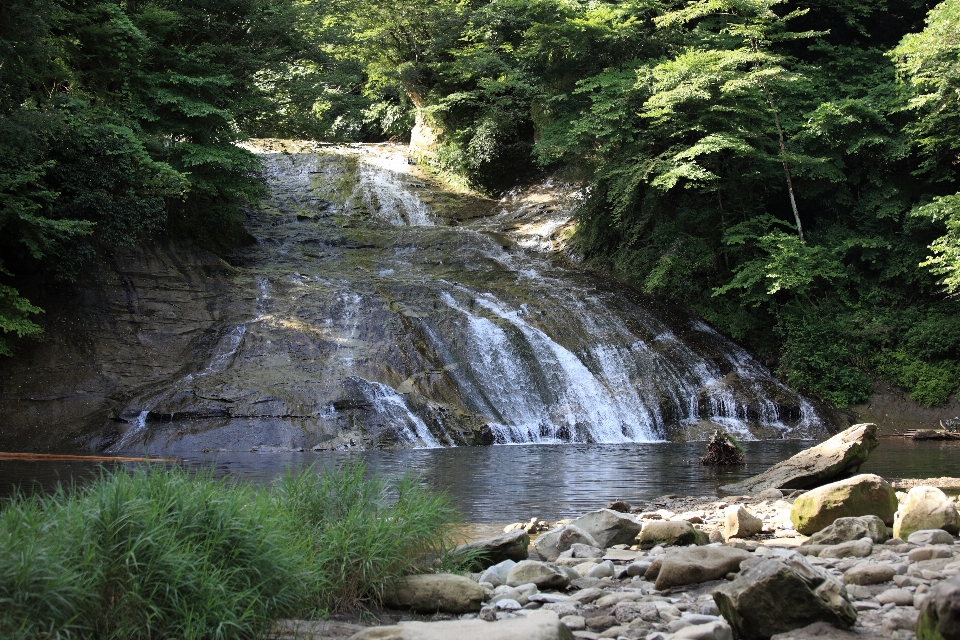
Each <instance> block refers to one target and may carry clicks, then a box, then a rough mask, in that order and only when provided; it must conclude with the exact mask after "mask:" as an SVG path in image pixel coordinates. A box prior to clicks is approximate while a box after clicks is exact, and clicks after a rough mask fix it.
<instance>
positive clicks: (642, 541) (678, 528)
mask: <svg viewBox="0 0 960 640" xmlns="http://www.w3.org/2000/svg"><path fill="white" fill-rule="evenodd" d="M703 537H706V536H703ZM699 538H700V536H698V535H697V530H696V529H694V528H693V525H692V524H690V523H689V522H684V521H682V520H647V521H645V522H644V525H643V530H642V531H640V536H639V537H638V538H637V541H638V543H639V545H640V548H641V549H651V548H653V547H655V546H657V545H673V546H686V545H690V544H697V541H698V539H699Z"/></svg>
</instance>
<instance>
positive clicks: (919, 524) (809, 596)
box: [278, 425, 960, 640]
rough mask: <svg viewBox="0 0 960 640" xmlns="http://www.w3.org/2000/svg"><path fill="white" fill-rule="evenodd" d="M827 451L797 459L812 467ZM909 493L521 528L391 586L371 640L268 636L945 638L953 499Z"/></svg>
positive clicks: (957, 556)
mask: <svg viewBox="0 0 960 640" xmlns="http://www.w3.org/2000/svg"><path fill="white" fill-rule="evenodd" d="M864 426H865V425H857V427H860V435H859V437H858V440H859V441H860V442H861V444H862V442H863V441H864V440H865V439H866V440H867V441H869V438H870V436H871V430H870V429H869V428H868V429H864V428H863V427H864ZM866 426H868V427H869V426H872V425H866ZM852 429H855V428H852ZM850 431H851V430H848V431H847V432H844V433H843V434H839V436H837V438H840V439H841V440H843V436H844V434H847V437H849V433H848V432H850ZM831 440H834V439H831ZM830 442H831V441H828V442H827V443H824V444H822V445H819V447H816V448H814V449H813V450H808V451H807V452H804V453H802V454H799V455H800V456H803V455H804V454H807V456H808V457H811V456H812V457H813V458H818V459H819V458H823V457H824V449H823V447H824V446H825V445H828V443H830ZM834 445H835V443H834ZM831 446H833V445H831ZM874 446H875V445H874ZM828 448H829V447H828ZM817 449H819V451H818V450H817ZM811 451H812V452H813V453H812V454H811V453H810V452H811ZM847 455H849V451H847V452H845V453H841V454H840V456H841V457H846V456H847ZM827 457H829V456H827ZM793 464H794V466H801V467H802V466H803V465H801V464H799V463H798V462H797V461H796V460H794V462H793ZM778 466H779V465H778ZM806 471H807V472H809V469H808V468H807V469H806ZM842 471H843V469H841V472H842ZM754 484H756V483H754ZM909 484H910V485H912V488H910V489H909V491H897V490H896V489H895V488H894V487H893V486H891V485H890V483H888V482H887V481H886V480H884V479H882V478H880V477H878V476H875V475H871V474H860V475H854V476H852V477H849V478H844V479H842V480H837V481H834V482H829V483H826V484H823V485H821V486H818V487H816V488H812V489H795V490H782V489H777V488H766V489H763V490H761V491H759V492H757V493H754V494H747V495H731V496H726V497H722V498H692V497H682V496H676V495H665V496H662V497H660V498H658V499H656V500H652V501H649V502H646V503H643V504H635V505H629V504H627V503H626V502H623V501H616V502H613V503H610V504H608V505H607V506H606V508H603V509H598V510H596V511H593V512H590V513H587V514H585V515H583V516H581V517H579V518H576V519H572V520H565V521H560V522H557V523H543V522H541V521H539V520H537V519H536V518H533V519H532V520H531V521H529V522H526V523H514V524H511V525H508V526H507V527H505V532H504V534H503V535H501V536H498V537H496V538H493V539H490V540H486V541H477V542H475V543H472V544H471V545H470V548H471V549H472V552H473V553H474V554H475V555H477V556H478V558H479V560H478V563H479V564H478V568H480V567H482V570H481V571H477V572H476V573H473V574H470V575H469V576H459V575H452V574H427V575H420V576H411V577H409V578H407V579H405V580H404V581H403V582H402V583H401V584H400V585H398V587H397V588H396V589H395V590H391V591H390V592H388V593H387V594H386V598H385V603H384V604H385V605H386V606H387V607H388V610H387V612H385V616H383V617H381V618H380V619H379V620H378V623H379V624H378V626H366V628H365V625H364V624H362V621H360V622H361V624H350V623H345V622H343V621H339V622H338V621H324V622H294V621H285V622H283V623H281V624H280V625H278V634H279V635H280V636H283V637H300V638H314V639H320V638H345V637H350V638H351V640H373V639H379V640H385V639H390V640H421V639H422V640H431V639H434V638H437V639H440V638H456V639H457V640H469V639H472V638H477V639H478V640H479V639H481V638H482V640H500V639H503V640H507V639H511V640H512V639H514V638H516V639H521V638H522V639H527V640H534V639H542V640H552V639H557V640H570V639H572V638H581V639H584V640H594V639H599V638H620V639H628V640H639V639H643V640H732V639H733V638H747V639H749V640H754V639H766V638H775V639H776V640H792V639H797V640H799V639H803V638H824V639H828V638H829V639H834V638H836V639H841V638H850V639H854V638H859V639H865V640H879V639H881V638H882V639H894V640H908V639H910V640H912V639H913V638H919V639H920V640H926V639H928V638H943V639H950V638H957V637H960V635H958V634H960V542H958V540H957V538H956V536H957V534H958V532H960V526H958V525H960V518H958V514H957V506H956V499H955V498H951V497H948V496H947V495H946V494H944V493H943V492H942V491H941V490H940V489H938V488H936V487H932V486H926V485H923V484H922V483H909ZM531 534H533V535H532V537H531ZM531 540H532V544H531ZM390 611H393V612H394V613H390ZM401 612H403V613H401ZM393 622H396V624H391V623H393Z"/></svg>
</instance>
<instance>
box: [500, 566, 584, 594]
mask: <svg viewBox="0 0 960 640" xmlns="http://www.w3.org/2000/svg"><path fill="white" fill-rule="evenodd" d="M527 583H532V584H535V585H537V587H538V588H540V589H545V588H546V589H563V588H564V587H566V586H567V584H569V583H570V579H569V578H568V577H567V574H566V573H564V572H563V571H561V569H560V567H556V566H554V565H552V564H548V563H546V562H538V561H536V560H524V561H523V562H518V563H517V564H515V565H514V566H513V567H511V569H510V572H509V573H508V574H507V584H508V585H510V586H511V587H515V586H517V585H521V584H527Z"/></svg>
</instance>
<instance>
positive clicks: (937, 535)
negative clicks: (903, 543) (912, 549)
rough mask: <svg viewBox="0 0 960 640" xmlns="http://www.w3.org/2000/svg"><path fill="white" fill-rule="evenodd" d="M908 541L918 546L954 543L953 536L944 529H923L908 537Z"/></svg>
mask: <svg viewBox="0 0 960 640" xmlns="http://www.w3.org/2000/svg"><path fill="white" fill-rule="evenodd" d="M907 542H909V543H910V544H915V545H918V546H925V545H928V544H953V536H952V535H950V534H949V533H947V532H946V531H944V530H943V529H922V530H921V531H914V532H913V533H911V534H910V535H909V536H908V537H907Z"/></svg>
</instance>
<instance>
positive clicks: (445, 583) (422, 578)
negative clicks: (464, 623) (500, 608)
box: [383, 573, 485, 613]
mask: <svg viewBox="0 0 960 640" xmlns="http://www.w3.org/2000/svg"><path fill="white" fill-rule="evenodd" d="M484 596H485V594H484V591H483V588H481V587H480V585H478V584H477V583H476V582H474V581H473V580H471V579H469V578H464V577H463V576H457V575H453V574H448V573H436V574H423V575H415V576H407V577H406V578H403V579H402V580H400V581H399V582H398V583H397V584H396V586H395V588H394V589H391V590H388V591H387V592H386V593H384V599H383V600H384V604H386V605H387V606H388V607H391V608H394V609H410V610H412V611H418V612H423V613H436V612H445V613H467V612H469V611H479V610H480V605H481V603H482V602H483V599H484Z"/></svg>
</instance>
